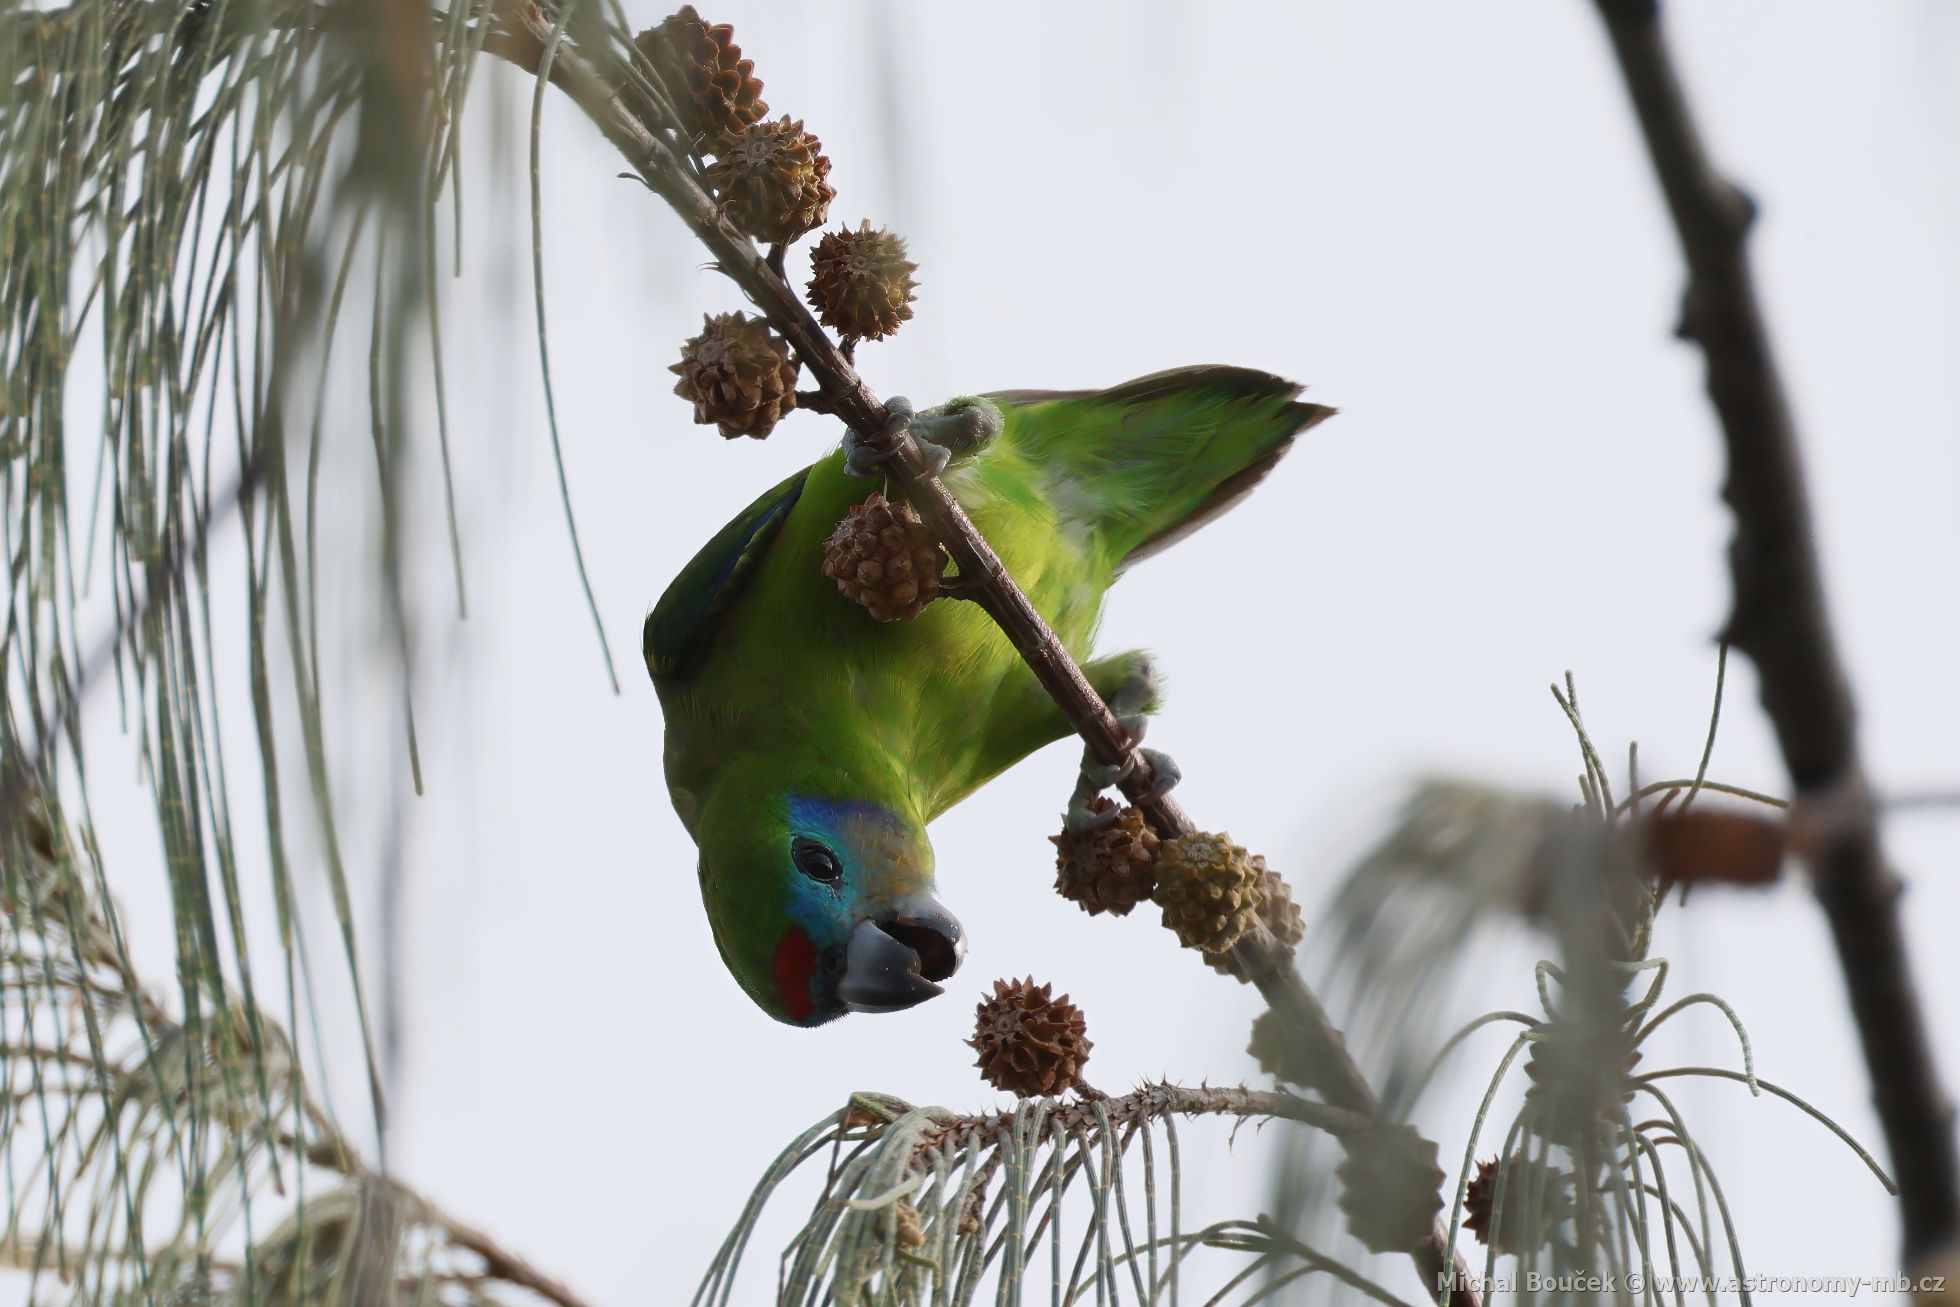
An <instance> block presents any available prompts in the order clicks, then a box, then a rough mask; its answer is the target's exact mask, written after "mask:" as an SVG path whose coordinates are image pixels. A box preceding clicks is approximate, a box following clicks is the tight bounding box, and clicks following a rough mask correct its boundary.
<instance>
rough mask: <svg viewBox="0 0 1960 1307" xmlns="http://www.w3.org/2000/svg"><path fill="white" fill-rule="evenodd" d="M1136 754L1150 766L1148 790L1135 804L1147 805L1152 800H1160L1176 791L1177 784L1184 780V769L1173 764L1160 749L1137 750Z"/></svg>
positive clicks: (1168, 756)
mask: <svg viewBox="0 0 1960 1307" xmlns="http://www.w3.org/2000/svg"><path fill="white" fill-rule="evenodd" d="M1137 753H1138V754H1140V755H1142V757H1143V760H1144V761H1145V762H1147V763H1149V764H1150V789H1149V791H1148V792H1147V793H1145V794H1143V795H1141V796H1140V797H1139V798H1138V800H1137V802H1139V803H1148V802H1150V801H1151V800H1152V799H1161V798H1163V797H1164V796H1165V795H1166V794H1169V793H1170V792H1171V791H1172V790H1174V789H1176V788H1177V783H1178V782H1179V781H1181V780H1183V779H1184V769H1183V768H1182V767H1179V766H1178V765H1177V764H1176V763H1175V762H1173V761H1172V760H1171V756H1170V755H1169V754H1168V753H1165V752H1164V751H1163V750H1162V749H1138V750H1137Z"/></svg>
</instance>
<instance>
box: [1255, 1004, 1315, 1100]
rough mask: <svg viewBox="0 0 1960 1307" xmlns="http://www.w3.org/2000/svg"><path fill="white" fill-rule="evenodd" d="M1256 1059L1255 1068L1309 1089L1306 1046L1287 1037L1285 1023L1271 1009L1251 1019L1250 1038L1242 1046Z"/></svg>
mask: <svg viewBox="0 0 1960 1307" xmlns="http://www.w3.org/2000/svg"><path fill="white" fill-rule="evenodd" d="M1245 1051H1246V1052H1248V1053H1250V1054H1252V1057H1253V1060H1254V1061H1256V1062H1257V1063H1259V1069H1260V1070H1261V1071H1264V1072H1265V1073H1266V1074H1267V1075H1270V1076H1272V1077H1273V1078H1274V1079H1276V1080H1283V1081H1285V1082H1286V1083H1287V1084H1289V1085H1298V1086H1300V1087H1301V1088H1302V1089H1311V1088H1312V1087H1313V1084H1314V1067H1313V1063H1311V1062H1310V1061H1308V1060H1307V1053H1306V1050H1305V1049H1303V1048H1301V1047H1300V1046H1299V1044H1297V1043H1295V1042H1294V1041H1293V1040H1291V1039H1288V1038H1287V1035H1286V1023H1285V1022H1283V1021H1281V1020H1280V1019H1279V1016H1278V1015H1277V1014H1276V1013H1274V1012H1271V1011H1266V1012H1261V1013H1260V1014H1259V1015H1258V1016H1257V1017H1255V1018H1253V1022H1252V1042H1250V1043H1249V1044H1247V1045H1246V1046H1245Z"/></svg>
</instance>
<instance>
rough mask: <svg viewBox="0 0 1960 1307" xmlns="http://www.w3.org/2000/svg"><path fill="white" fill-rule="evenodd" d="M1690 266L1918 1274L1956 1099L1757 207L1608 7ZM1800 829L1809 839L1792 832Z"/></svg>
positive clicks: (1658, 58) (1745, 588)
mask: <svg viewBox="0 0 1960 1307" xmlns="http://www.w3.org/2000/svg"><path fill="white" fill-rule="evenodd" d="M1596 4H1597V6H1598V9H1599V13H1600V17H1601V18H1602V19H1603V20H1604V21H1605V26H1606V31H1607V34H1608V36H1609V37H1610V38H1611V41H1612V46H1613V53H1614V56H1615V58H1616V59H1617V60H1618V63H1619V67H1620V73H1621V76H1622V78H1623V80H1624V81H1625V83H1626V88H1627V93H1628V95H1629V97H1630V98H1631V100H1632V102H1633V108H1634V112H1635V114H1636V116H1637V117H1638V118H1639V121H1640V128H1641V134H1642V136H1643V137H1644V138H1645V140H1646V143H1647V151H1648V154H1649V156H1650V158H1651V160H1652V162H1653V165H1654V171H1655V173H1656V175H1657V177H1658V180H1659V182H1660V187H1661V191H1662V193H1663V194H1664V195H1665V197H1666V200H1667V207H1668V212H1669V214H1670V215H1671V216H1672V218H1673V223H1674V228H1675V232H1676V234H1677V235H1678V236H1679V238H1680V242H1681V249H1682V253H1683V255H1684V256H1685V257H1686V261H1687V265H1688V289H1687V294H1686V297H1685V299H1684V302H1683V305H1682V315H1681V335H1682V336H1684V337H1686V338H1687V339H1690V340H1693V341H1694V342H1695V343H1697V344H1698V345H1699V346H1700V347H1701V350H1702V352H1703V354H1704V355H1705V356H1706V359H1707V366H1708V377H1707V384H1708V395H1709V398H1710V400H1711V401H1712V402H1713V404H1714V407H1715V411H1716V414H1717V416H1718V417H1719V418H1720V420H1721V425H1722V436H1723V439H1724V442H1725V443H1726V445H1727V448H1728V462H1729V470H1728V479H1727V481H1726V483H1725V484H1724V486H1723V490H1722V495H1723V498H1724V499H1726V500H1727V501H1728V503H1729V506H1730V508H1731V509H1733V510H1734V513H1735V523H1736V533H1735V539H1734V541H1733V543H1732V544H1731V545H1730V548H1729V567H1730V572H1731V576H1732V579H1733V583H1734V589H1735V596H1734V607H1733V608H1732V610H1731V612H1730V615H1729V620H1728V624H1727V627H1726V629H1725V630H1724V632H1723V638H1724V639H1725V640H1726V641H1727V642H1729V643H1730V644H1733V645H1734V646H1735V647H1736V648H1737V649H1740V650H1741V651H1742V652H1743V653H1745V654H1747V655H1748V656H1749V659H1750V661H1751V662H1752V663H1754V664H1755V666H1756V672H1757V676H1758V678H1759V680H1760V681H1761V685H1762V700H1763V708H1764V711H1765V712H1766V713H1768V715H1769V719H1770V722H1771V724H1772V726H1774V728H1775V730H1776V737H1777V742H1778V744H1779V745H1780V746H1781V748H1782V752H1783V761H1784V764H1785V765H1786V766H1787V767H1788V768H1789V771H1790V779H1791V780H1792V781H1793V782H1794V783H1795V787H1796V795H1797V800H1796V805H1795V811H1794V812H1793V814H1792V827H1793V830H1792V835H1793V843H1795V844H1797V845H1798V846H1799V847H1801V848H1803V849H1805V850H1806V852H1807V854H1808V860H1809V862H1810V866H1811V870H1812V873H1813V879H1814V882H1815V888H1816V893H1817V898H1818V901H1819V903H1820V904H1821V905H1822V907H1823V910H1824V914H1825V916H1826V917H1827V918H1828V920H1829V922H1830V926H1831V934H1832V937H1833V939H1834V940H1835V942H1836V945H1837V951H1838V960H1839V962H1840V964H1841V966H1842V969H1843V972H1844V979H1845V986H1846V989H1847V991H1848V992H1849V996H1850V1000H1851V1010H1852V1015H1853V1017H1854V1018H1855V1019H1856V1021H1857V1025H1858V1034H1859V1038H1860V1040H1861V1042H1862V1043H1863V1045H1864V1053H1865V1063H1866V1067H1867V1069H1868V1071H1869V1072H1870V1075H1871V1082H1872V1098H1873V1103H1874V1105H1875V1107H1876V1109H1877V1112H1878V1118H1879V1122H1880V1125H1881V1126H1882V1127H1883V1128H1884V1131H1885V1137H1886V1142H1887V1144H1888V1146H1889V1148H1890V1151H1891V1155H1892V1165H1893V1170H1894V1172H1895V1173H1896V1175H1897V1176H1898V1181H1899V1210H1900V1218H1901V1223H1902V1226H1903V1253H1904V1260H1905V1263H1906V1265H1907V1266H1908V1267H1913V1266H1917V1265H1919V1264H1921V1263H1922V1262H1923V1261H1924V1259H1926V1258H1928V1257H1931V1256H1934V1255H1936V1254H1938V1253H1940V1252H1942V1251H1944V1250H1950V1249H1953V1248H1954V1247H1955V1245H1956V1244H1960V1166H1956V1161H1955V1154H1954V1137H1953V1105H1952V1102H1951V1100H1949V1099H1948V1097H1947V1095H1946V1092H1945V1090H1944V1089H1943V1088H1942V1086H1941V1084H1940V1079H1939V1074H1938V1070H1937V1066H1936V1063H1935V1060H1934V1056H1933V1050H1932V1045H1931V1042H1930V1041H1929V1039H1928V1037H1927V1032H1926V1022H1925V1016H1924V1013H1923V1011H1922V1006H1921V1003H1920V999H1919V994H1918V990H1917V988H1916V986H1915V983H1914V980H1913V975H1912V968H1911V964H1910V961H1909V958H1908V955H1907V951H1906V939H1905V932H1904V930H1903V929H1902V928H1901V923H1900V915H1899V904H1898V899H1899V892H1900V882H1899V879H1898V877H1897V875H1896V874H1895V873H1894V872H1893V870H1892V869H1891V867H1890V866H1889V865H1888V864H1887V863H1886V860H1885V854H1884V850H1883V848H1882V846H1881V844H1880V841H1879V833H1878V823H1877V808H1876V805H1875V804H1874V802H1873V800H1872V795H1871V788H1870V785H1869V783H1868V781H1867V779H1866V776H1865V773H1864V768H1863V764H1862V763H1861V761H1860V759H1859V755H1858V744H1857V735H1856V729H1855V712H1854V709H1853V706H1852V699H1851V691H1850V685H1849V681H1848V679H1847V677H1846V675H1845V671H1844V666H1843V663H1842V662H1841V660H1840V659H1839V657H1838V652H1837V642H1836V640H1835V638H1834V636H1833V634H1832V630H1831V625H1830V620H1829V615H1828V613H1827V610H1826V607H1825V602H1824V588H1823V583H1822V580H1821V576H1820V567H1819V563H1818V557H1817V550H1816V545H1815V543H1814V535H1813V531H1812V527H1811V521H1810V509H1809V504H1808V497H1807V495H1806V493H1805V489H1804V480H1803V465H1802V459H1801V456H1800V454H1799V449H1798V444H1799V442H1798V439H1797V430H1796V421H1795V418H1794V417H1793V416H1792V413H1791V409H1790V403H1789V400H1788V398H1787V395H1786V392H1785V390H1784V387H1783V383H1782V380H1781V378H1780V376H1779V375H1778V372H1777V368H1776V360H1775V358H1774V356H1773V355H1772V353H1771V351H1770V345H1769V334H1768V331H1767V329H1766V327H1765V325H1764V320H1763V313H1762V308H1761V306H1760V304H1759V303H1758V300H1757V297H1756V291H1755V286H1754V282H1753V279H1752V277H1751V274H1750V267H1749V260H1748V255H1747V250H1746V240H1747V237H1748V233H1749V228H1750V226H1751V223H1752V221H1753V219H1754V216H1755V206H1754V205H1753V204H1752V203H1751V202H1750V200H1749V198H1748V197H1747V196H1746V195H1744V194H1743V193H1742V192H1741V191H1740V190H1738V189H1737V188H1736V187H1735V186H1734V185H1732V184H1731V183H1730V182H1729V181H1728V180H1727V179H1725V178H1724V177H1723V176H1722V175H1721V174H1720V173H1719V172H1717V171H1716V169H1715V167H1714V165H1713V164H1712V163H1711V162H1710V161H1709V158H1708V154H1707V150H1706V148H1705V146H1704V145H1703V142H1702V137H1701V133H1700V131H1699V129H1698V128H1697V127H1696V124H1695V121H1694V118H1693V116H1692V114H1691V113H1690V111H1689V108H1688V103H1687V99H1686V96H1685V95H1684V93H1683V91H1682V87H1681V82H1680V79H1679V77H1678V76H1677V75H1676V72H1675V69H1674V63H1673V59H1672V57H1671V56H1670V54H1669V51H1668V47H1667V44H1666V41H1665V40H1664V39H1663V35H1662V32H1661V25H1660V7H1659V5H1658V3H1656V0H1596ZM1798 836H1801V838H1797V837H1798Z"/></svg>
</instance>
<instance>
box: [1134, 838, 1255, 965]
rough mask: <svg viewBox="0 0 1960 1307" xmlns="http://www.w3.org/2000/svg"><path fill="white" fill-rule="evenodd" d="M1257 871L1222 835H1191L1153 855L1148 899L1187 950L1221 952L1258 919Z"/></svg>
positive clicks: (1236, 940) (1171, 841)
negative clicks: (1152, 880) (1152, 888)
mask: <svg viewBox="0 0 1960 1307" xmlns="http://www.w3.org/2000/svg"><path fill="white" fill-rule="evenodd" d="M1260 881H1261V876H1260V868H1259V866H1258V865H1257V864H1255V862H1254V860H1253V859H1252V858H1251V857H1249V856H1247V854H1246V851H1245V850H1244V849H1242V848H1240V847H1239V846H1238V845H1236V844H1234V843H1232V841H1231V839H1230V838H1229V837H1227V836H1224V835H1210V834H1207V833H1205V832H1204V831H1194V832H1192V833H1191V834H1189V835H1180V836H1178V837H1177V838H1176V839H1174V840H1169V841H1167V842H1166V843H1165V844H1164V846H1163V847H1162V848H1161V849H1159V850H1158V851H1157V888H1156V891H1155V892H1154V893H1152V895H1151V898H1152V899H1153V900H1155V902H1156V904H1157V906H1158V907H1160V908H1162V909H1163V910H1164V925H1165V926H1167V927H1169V928H1170V929H1171V930H1173V931H1175V932H1176V933H1177V938H1178V940H1179V941H1180V942H1181V943H1183V945H1184V947H1186V948H1194V949H1199V950H1201V951H1203V952H1205V953H1223V952H1224V951H1225V950H1227V949H1229V948H1231V947H1232V945H1234V944H1236V943H1238V942H1239V940H1240V939H1241V938H1242V937H1243V936H1244V935H1245V933H1246V932H1247V931H1248V930H1250V929H1252V923H1253V922H1254V921H1256V920H1258V914H1259V904H1260V901H1261V885H1260Z"/></svg>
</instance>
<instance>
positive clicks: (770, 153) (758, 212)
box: [707, 114, 837, 245]
mask: <svg viewBox="0 0 1960 1307" xmlns="http://www.w3.org/2000/svg"><path fill="white" fill-rule="evenodd" d="M829 176H830V160H829V159H828V158H827V157H825V155H824V152H823V142H822V141H820V140H818V139H817V138H816V137H814V136H812V135H811V134H810V133H808V132H806V131H804V130H803V124H802V122H801V121H799V120H795V119H792V118H791V117H790V116H789V115H788V114H784V115H783V116H782V117H781V118H778V119H777V120H776V121H775V122H767V121H764V122H757V123H751V124H749V126H748V127H747V128H745V129H744V130H743V132H742V134H741V135H740V136H739V137H736V138H735V139H734V140H733V141H731V142H729V143H728V144H727V145H726V147H725V148H724V149H723V150H722V152H721V157H720V158H718V159H717V160H716V161H715V162H714V163H713V164H711V165H709V167H708V174H707V180H708V188H709V189H710V190H712V191H713V192H714V193H715V198H716V200H717V201H719V202H720V204H721V208H722V212H724V213H726V214H727V215H728V216H729V218H730V220H732V221H733V222H734V224H735V225H736V226H737V227H740V228H741V229H742V230H743V231H744V232H746V233H748V234H749V235H750V236H753V237H755V238H756V239H757V240H759V241H765V242H768V243H769V244H772V245H787V244H789V243H790V242H791V241H793V240H795V239H796V238H797V237H798V236H801V235H802V234H803V233H804V232H807V231H813V230H815V229H816V228H818V227H821V226H823V221H824V219H825V218H826V217H828V216H829V214H830V202H831V201H832V200H834V199H836V198H837V192H836V191H835V190H834V189H832V187H831V185H830V183H829V182H828V181H826V180H824V179H825V178H827V177H829Z"/></svg>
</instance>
